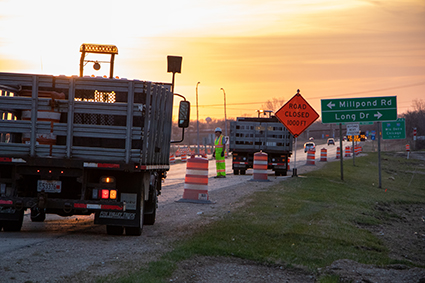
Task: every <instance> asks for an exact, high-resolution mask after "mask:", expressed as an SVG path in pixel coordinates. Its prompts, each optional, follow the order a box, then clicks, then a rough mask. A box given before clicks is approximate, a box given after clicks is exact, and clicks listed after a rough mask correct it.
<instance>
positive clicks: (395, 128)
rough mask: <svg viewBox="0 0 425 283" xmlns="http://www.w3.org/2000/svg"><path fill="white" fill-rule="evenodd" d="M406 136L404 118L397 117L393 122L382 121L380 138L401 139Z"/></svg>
mask: <svg viewBox="0 0 425 283" xmlns="http://www.w3.org/2000/svg"><path fill="white" fill-rule="evenodd" d="M405 138H406V120H405V119H404V118H398V119H397V121H394V122H384V123H382V139H384V140H402V139H405Z"/></svg>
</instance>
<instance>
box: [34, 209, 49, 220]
mask: <svg viewBox="0 0 425 283" xmlns="http://www.w3.org/2000/svg"><path fill="white" fill-rule="evenodd" d="M45 219H46V212H45V211H44V209H40V208H38V207H37V208H32V209H31V221H32V222H43V221H44V220H45Z"/></svg>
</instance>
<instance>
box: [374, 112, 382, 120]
mask: <svg viewBox="0 0 425 283" xmlns="http://www.w3.org/2000/svg"><path fill="white" fill-rule="evenodd" d="M373 116H375V117H376V119H379V118H381V117H382V114H381V113H379V111H378V113H376V114H375V115H373Z"/></svg>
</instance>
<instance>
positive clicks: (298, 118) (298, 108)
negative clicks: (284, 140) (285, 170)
mask: <svg viewBox="0 0 425 283" xmlns="http://www.w3.org/2000/svg"><path fill="white" fill-rule="evenodd" d="M275 116H276V117H277V118H278V119H279V121H280V122H281V123H282V124H283V125H284V126H285V127H286V128H287V129H288V131H289V132H291V134H292V135H293V136H294V138H295V150H294V159H295V160H294V161H295V163H294V164H295V166H294V168H293V170H292V177H297V176H298V175H297V137H298V136H299V135H300V134H301V133H302V132H304V130H305V129H307V128H308V127H309V126H310V125H311V124H313V123H314V121H316V120H317V118H319V114H318V113H317V112H316V110H314V108H313V107H311V106H310V104H308V102H307V101H306V100H305V99H304V98H303V97H302V96H301V93H300V90H299V89H298V90H297V93H296V94H295V95H294V96H293V97H292V98H291V99H290V100H289V101H288V102H286V103H285V104H284V105H283V106H282V107H281V108H280V109H279V110H277V111H276V113H275Z"/></svg>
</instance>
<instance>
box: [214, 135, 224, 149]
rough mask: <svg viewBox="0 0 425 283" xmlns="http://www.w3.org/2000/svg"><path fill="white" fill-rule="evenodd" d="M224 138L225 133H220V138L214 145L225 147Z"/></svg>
mask: <svg viewBox="0 0 425 283" xmlns="http://www.w3.org/2000/svg"><path fill="white" fill-rule="evenodd" d="M223 139H224V136H223V135H220V136H219V137H218V138H216V139H215V141H214V145H215V147H216V148H223V147H224V144H223Z"/></svg>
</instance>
